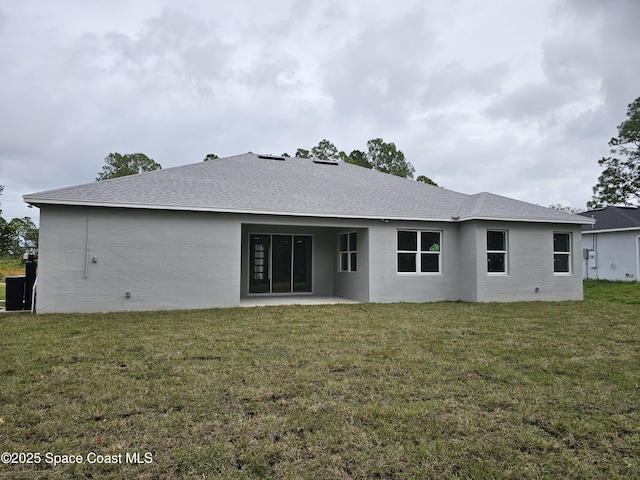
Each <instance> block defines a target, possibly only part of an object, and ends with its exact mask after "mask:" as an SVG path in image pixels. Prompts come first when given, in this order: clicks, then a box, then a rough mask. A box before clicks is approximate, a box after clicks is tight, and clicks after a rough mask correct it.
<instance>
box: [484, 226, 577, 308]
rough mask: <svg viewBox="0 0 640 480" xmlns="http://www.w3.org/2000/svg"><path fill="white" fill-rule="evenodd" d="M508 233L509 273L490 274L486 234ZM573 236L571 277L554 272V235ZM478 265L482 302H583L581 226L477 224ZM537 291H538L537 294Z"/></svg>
mask: <svg viewBox="0 0 640 480" xmlns="http://www.w3.org/2000/svg"><path fill="white" fill-rule="evenodd" d="M487 230H506V231H507V232H508V233H507V235H508V272H507V273H506V274H490V273H487V265H486V261H487V260H486V258H487V257H486V249H487V240H486V238H487V237H486V231H487ZM554 232H567V233H571V238H572V254H571V273H569V274H565V273H560V274H557V273H554V271H553V233H554ZM476 238H477V241H478V256H477V259H476V260H477V261H476V269H477V284H478V295H477V300H478V301H480V302H493V301H520V300H522V301H526V300H551V301H557V300H582V298H583V297H582V262H581V259H582V243H581V234H580V226H575V225H570V224H568V225H550V224H542V223H522V222H517V223H516V222H511V223H510V222H476ZM536 289H537V290H536Z"/></svg>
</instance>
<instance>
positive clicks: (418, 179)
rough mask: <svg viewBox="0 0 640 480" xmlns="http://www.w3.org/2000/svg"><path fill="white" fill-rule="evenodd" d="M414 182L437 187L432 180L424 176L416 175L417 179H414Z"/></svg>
mask: <svg viewBox="0 0 640 480" xmlns="http://www.w3.org/2000/svg"><path fill="white" fill-rule="evenodd" d="M416 181H417V182H422V183H426V184H427V185H433V186H434V187H437V186H438V184H437V183H436V182H434V181H433V180H431V179H430V178H429V177H427V176H425V175H418V178H416Z"/></svg>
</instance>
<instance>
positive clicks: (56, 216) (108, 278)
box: [37, 206, 240, 313]
mask: <svg viewBox="0 0 640 480" xmlns="http://www.w3.org/2000/svg"><path fill="white" fill-rule="evenodd" d="M239 239H240V224H239V223H238V222H237V220H236V219H234V218H233V217H232V216H230V215H217V218H216V219H215V221H211V218H210V215H208V214H202V213H191V212H166V211H165V212H163V211H144V210H127V209H106V208H82V207H59V206H46V207H44V206H43V207H41V213H40V250H39V259H38V287H37V292H38V293H37V310H38V312H41V313H47V312H95V311H98V312H100V311H116V310H161V309H177V308H185V309H186V308H207V307H213V306H220V307H226V306H235V305H238V302H239V299H240V290H239V289H238V285H239V283H240V242H239ZM127 292H129V293H130V296H129V298H127Z"/></svg>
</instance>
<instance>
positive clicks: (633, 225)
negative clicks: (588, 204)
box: [580, 206, 640, 233]
mask: <svg viewBox="0 0 640 480" xmlns="http://www.w3.org/2000/svg"><path fill="white" fill-rule="evenodd" d="M580 215H583V216H585V217H588V218H592V219H594V220H595V222H596V223H594V224H593V225H583V226H582V231H583V232H584V233H595V232H600V231H613V230H640V209H639V208H637V207H613V206H609V207H605V208H599V209H597V210H589V211H587V212H582V213H580Z"/></svg>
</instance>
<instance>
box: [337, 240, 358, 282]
mask: <svg viewBox="0 0 640 480" xmlns="http://www.w3.org/2000/svg"><path fill="white" fill-rule="evenodd" d="M343 238H345V239H346V240H345V242H343ZM352 239H353V243H352ZM343 256H344V257H345V259H346V263H343ZM344 265H346V268H343V266H344ZM338 271H339V272H340V273H356V272H357V271H358V232H356V231H352V232H345V233H341V234H339V235H338Z"/></svg>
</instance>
